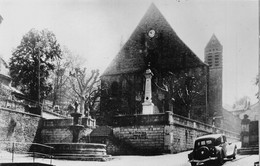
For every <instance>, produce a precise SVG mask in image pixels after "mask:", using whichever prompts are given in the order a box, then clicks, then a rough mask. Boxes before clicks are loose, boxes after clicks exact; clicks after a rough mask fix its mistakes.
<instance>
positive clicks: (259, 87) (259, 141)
mask: <svg viewBox="0 0 260 166" xmlns="http://www.w3.org/2000/svg"><path fill="white" fill-rule="evenodd" d="M259 20H260V2H259V1H258V24H259V25H258V28H259V29H258V93H259V94H260V21H259ZM259 94H258V100H259V103H260V95H259ZM258 111H259V110H258ZM259 135H260V111H259V112H258V148H259V149H258V153H259V160H258V162H259V161H260V146H259V143H260V136H259ZM258 165H259V164H258Z"/></svg>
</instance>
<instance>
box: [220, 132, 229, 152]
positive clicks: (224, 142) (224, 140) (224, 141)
mask: <svg viewBox="0 0 260 166" xmlns="http://www.w3.org/2000/svg"><path fill="white" fill-rule="evenodd" d="M221 147H222V151H223V152H224V156H225V157H226V156H227V155H228V152H227V151H228V150H227V148H228V144H227V138H226V136H224V135H222V136H221Z"/></svg>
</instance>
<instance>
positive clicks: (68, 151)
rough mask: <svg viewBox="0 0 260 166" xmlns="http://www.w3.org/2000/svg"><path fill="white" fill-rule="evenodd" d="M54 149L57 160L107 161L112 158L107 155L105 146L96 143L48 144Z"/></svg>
mask: <svg viewBox="0 0 260 166" xmlns="http://www.w3.org/2000/svg"><path fill="white" fill-rule="evenodd" d="M46 145H48V146H52V147H54V150H53V153H52V155H53V156H54V158H55V159H68V160H86V161H107V160H109V159H110V158H111V156H110V155H107V153H106V145H105V144H95V143H47V144H46Z"/></svg>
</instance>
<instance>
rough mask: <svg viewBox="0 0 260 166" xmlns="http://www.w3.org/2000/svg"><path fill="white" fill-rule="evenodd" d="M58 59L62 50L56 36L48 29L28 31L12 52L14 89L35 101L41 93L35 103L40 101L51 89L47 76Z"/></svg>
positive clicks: (11, 68) (11, 64) (11, 65)
mask: <svg viewBox="0 0 260 166" xmlns="http://www.w3.org/2000/svg"><path fill="white" fill-rule="evenodd" d="M58 58H61V49H60V45H59V44H58V42H57V40H56V37H55V35H54V34H53V33H52V32H50V31H48V30H42V31H38V30H35V29H32V30H30V31H29V32H28V33H27V34H25V35H24V36H23V38H22V40H21V43H20V45H19V46H17V48H16V49H15V50H14V52H13V53H12V57H11V61H10V75H11V77H12V78H13V86H16V87H17V86H19V87H21V91H22V92H23V93H24V94H25V95H26V96H27V98H29V99H31V100H36V99H38V97H39V91H40V99H38V100H40V101H42V99H44V98H46V96H47V95H48V94H49V93H50V91H51V90H52V84H51V83H50V82H48V77H49V76H50V71H52V70H54V68H55V66H54V60H55V59H58ZM39 76H40V77H39ZM38 81H40V83H39V82H38ZM39 84H40V85H39ZM38 90H39V91H38Z"/></svg>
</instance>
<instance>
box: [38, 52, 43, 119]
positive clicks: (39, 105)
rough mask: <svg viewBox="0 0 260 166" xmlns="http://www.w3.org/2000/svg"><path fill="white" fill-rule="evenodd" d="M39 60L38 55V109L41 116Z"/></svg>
mask: <svg viewBox="0 0 260 166" xmlns="http://www.w3.org/2000/svg"><path fill="white" fill-rule="evenodd" d="M40 70H41V59H40V55H38V107H39V109H40V115H41V116H42V108H41V94H40V93H41V90H40V86H41V78H40V77H41V71H40Z"/></svg>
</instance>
